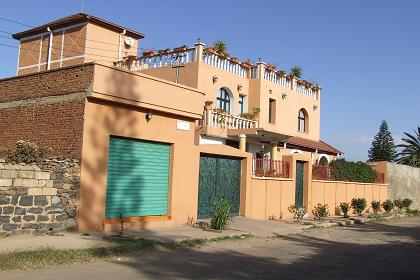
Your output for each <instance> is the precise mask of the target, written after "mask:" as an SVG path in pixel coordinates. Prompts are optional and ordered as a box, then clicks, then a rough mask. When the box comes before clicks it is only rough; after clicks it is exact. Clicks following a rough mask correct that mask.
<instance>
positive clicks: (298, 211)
mask: <svg viewBox="0 0 420 280" xmlns="http://www.w3.org/2000/svg"><path fill="white" fill-rule="evenodd" d="M288 210H289V212H290V213H292V214H293V219H295V220H296V221H297V222H299V221H300V220H302V219H303V217H304V216H305V214H306V213H305V209H303V208H301V207H296V206H295V205H294V204H292V205H290V206H289V208H288Z"/></svg>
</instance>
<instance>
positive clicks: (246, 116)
mask: <svg viewBox="0 0 420 280" xmlns="http://www.w3.org/2000/svg"><path fill="white" fill-rule="evenodd" d="M260 111H261V109H260V108H256V107H254V108H252V112H247V113H241V115H240V117H241V118H244V119H248V120H255V117H256V115H257V114H258V113H259V112H260Z"/></svg>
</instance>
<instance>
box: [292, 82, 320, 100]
mask: <svg viewBox="0 0 420 280" xmlns="http://www.w3.org/2000/svg"><path fill="white" fill-rule="evenodd" d="M296 91H297V92H298V93H301V94H303V95H306V96H308V97H310V98H314V99H316V98H317V96H316V95H317V93H316V91H315V90H313V89H311V88H308V87H305V86H304V85H300V84H297V85H296Z"/></svg>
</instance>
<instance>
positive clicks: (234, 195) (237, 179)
mask: <svg viewBox="0 0 420 280" xmlns="http://www.w3.org/2000/svg"><path fill="white" fill-rule="evenodd" d="M240 186H241V160H239V159H232V158H224V157H216V156H201V157H200V179H199V186H198V218H199V219H205V218H209V217H210V212H211V208H212V206H213V203H214V201H215V200H216V199H217V198H223V199H225V200H227V201H228V202H229V203H230V205H231V209H230V214H231V215H232V216H238V215H239V206H240Z"/></svg>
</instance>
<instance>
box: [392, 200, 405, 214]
mask: <svg viewBox="0 0 420 280" xmlns="http://www.w3.org/2000/svg"><path fill="white" fill-rule="evenodd" d="M394 205H395V207H397V210H398V212H402V210H403V209H404V203H403V201H402V199H395V200H394Z"/></svg>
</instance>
